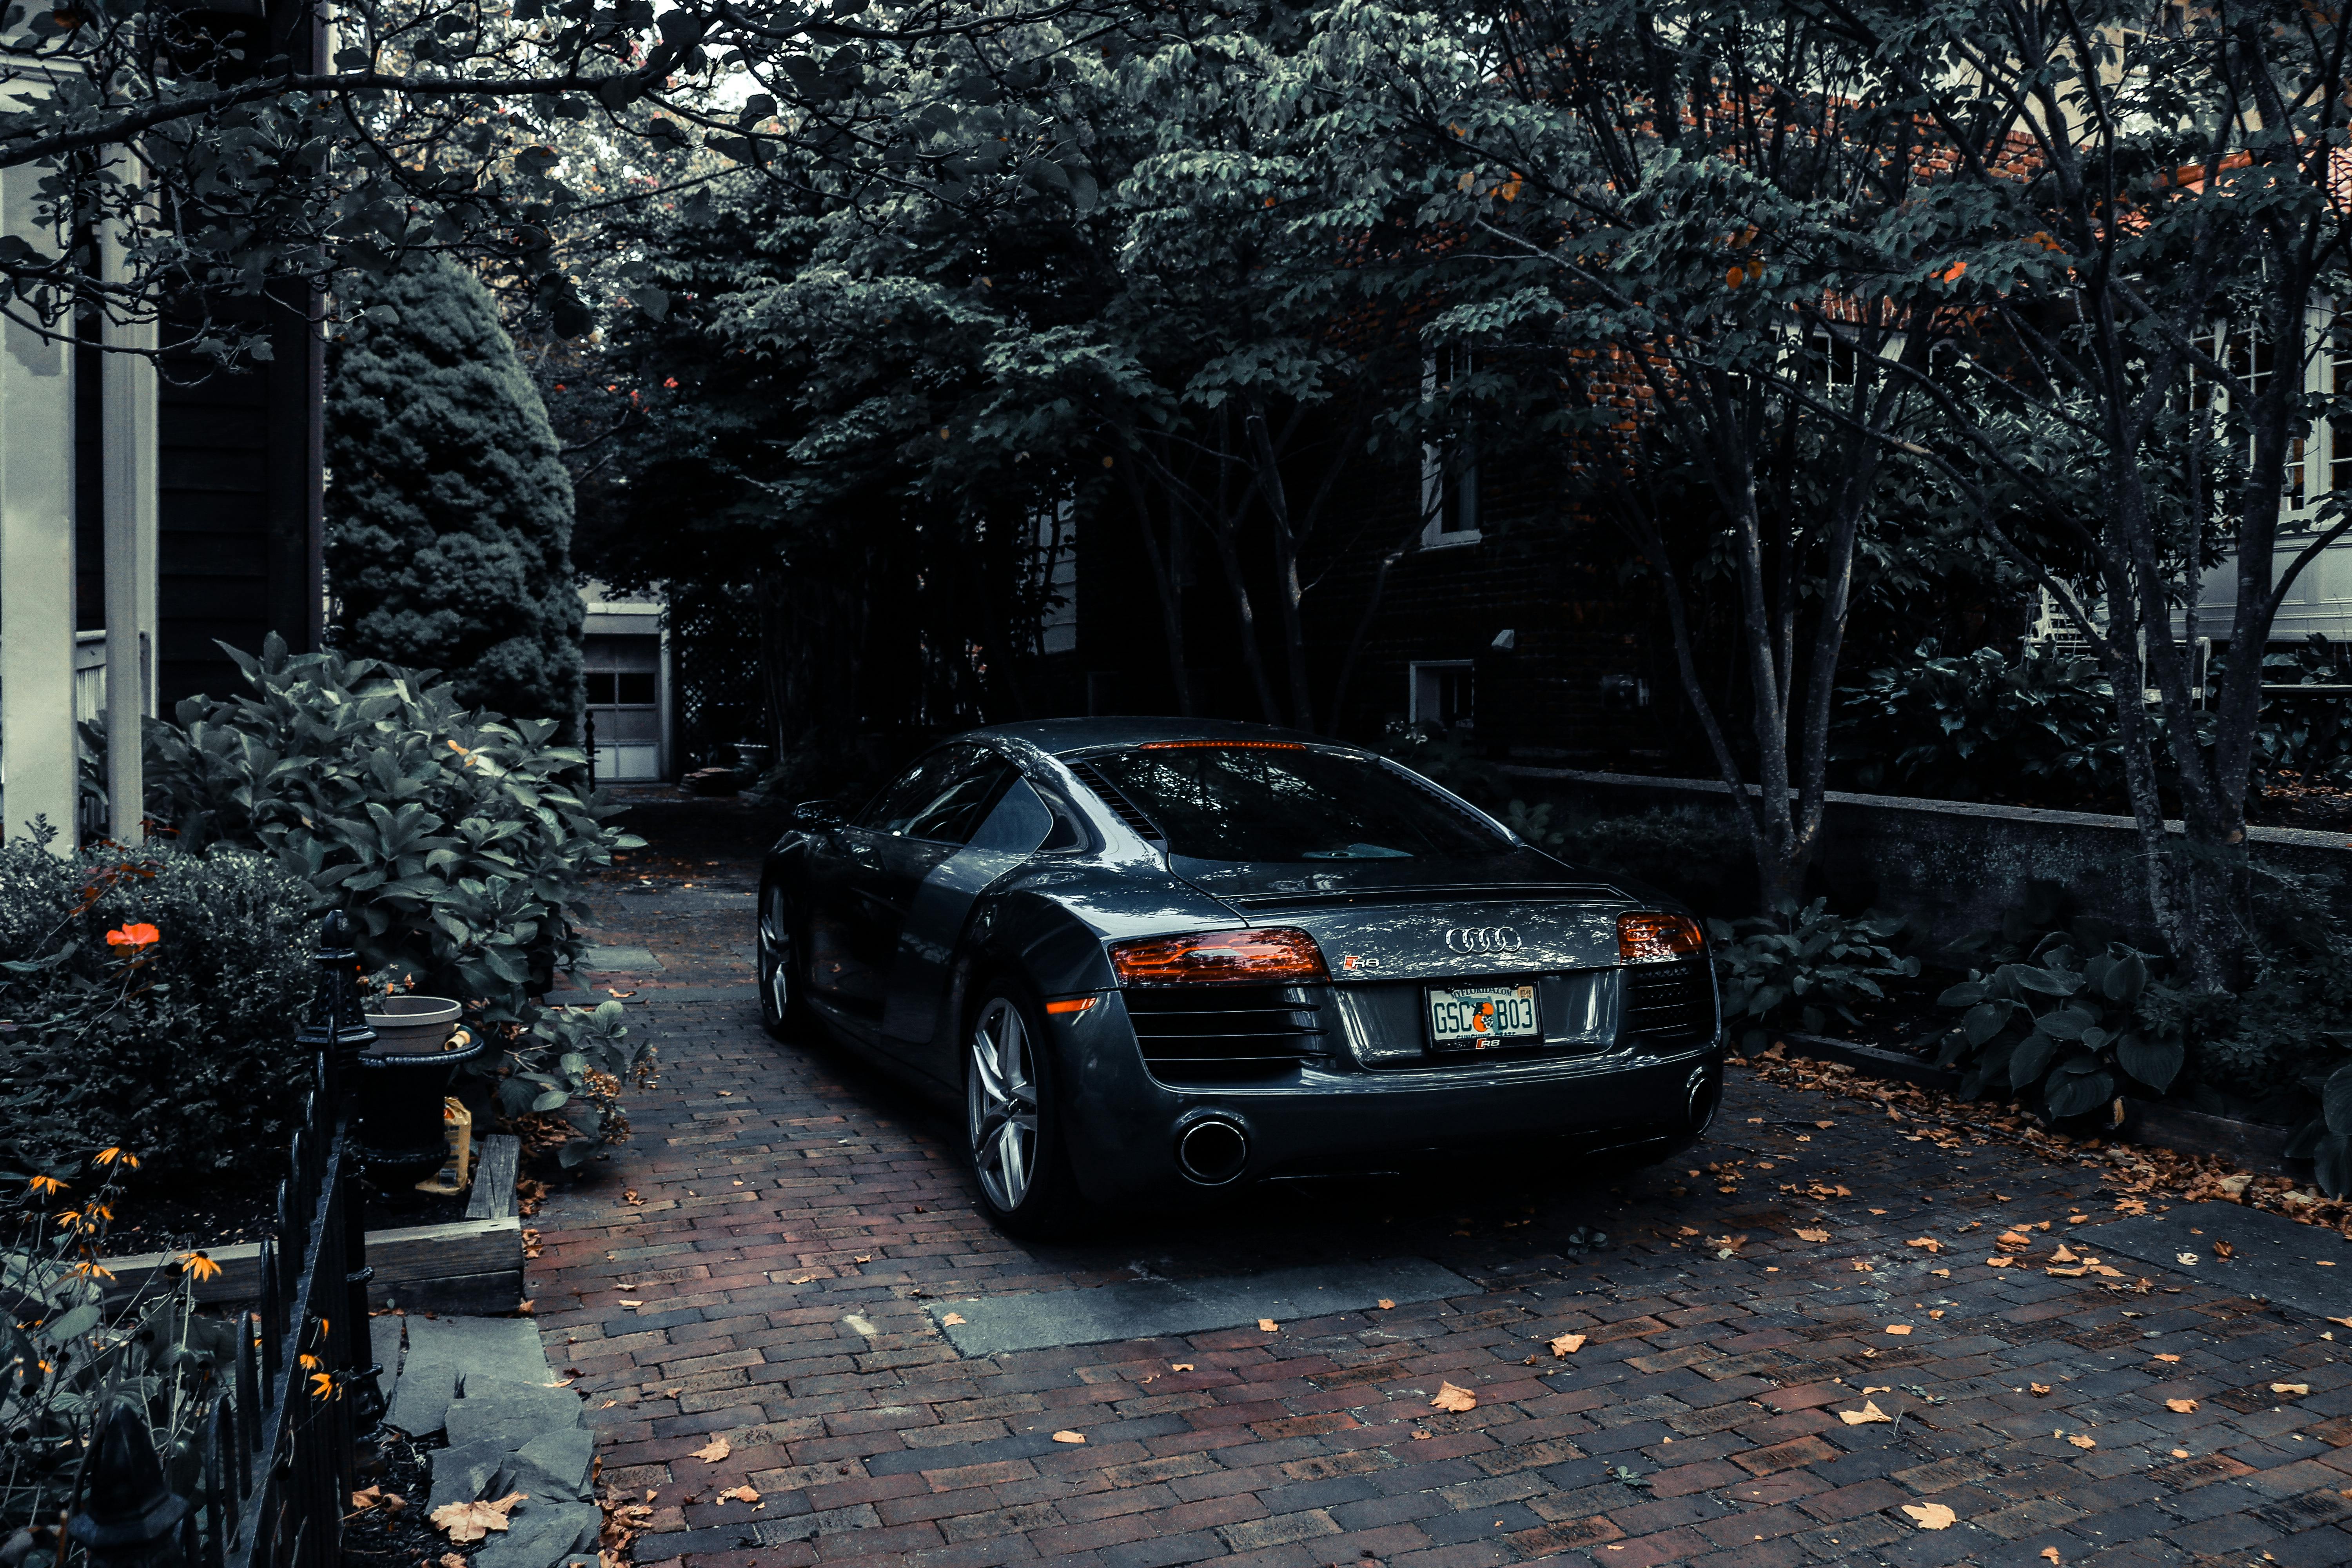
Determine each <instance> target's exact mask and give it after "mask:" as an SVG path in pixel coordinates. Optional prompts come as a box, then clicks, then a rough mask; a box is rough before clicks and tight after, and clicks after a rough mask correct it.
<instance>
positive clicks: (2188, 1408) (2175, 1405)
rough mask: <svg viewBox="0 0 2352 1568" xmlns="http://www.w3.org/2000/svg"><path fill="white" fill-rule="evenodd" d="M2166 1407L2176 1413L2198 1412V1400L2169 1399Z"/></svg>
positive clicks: (2192, 1413)
mask: <svg viewBox="0 0 2352 1568" xmlns="http://www.w3.org/2000/svg"><path fill="white" fill-rule="evenodd" d="M2164 1407H2165V1408H2166V1409H2167V1410H2169V1411H2171V1412H2172V1413H2173V1414H2174V1415H2194V1414H2195V1413H2196V1410H2197V1402H2196V1401H2195V1400H2193V1399H2168V1400H2166V1401H2165V1402H2164Z"/></svg>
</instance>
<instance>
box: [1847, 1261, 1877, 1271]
mask: <svg viewBox="0 0 2352 1568" xmlns="http://www.w3.org/2000/svg"><path fill="white" fill-rule="evenodd" d="M1853 1271H1854V1272H1855V1273H1856V1274H1874V1273H1876V1272H1877V1270H1876V1269H1874V1268H1872V1267H1871V1265H1870V1259H1868V1258H1855V1259H1854V1260H1853Z"/></svg>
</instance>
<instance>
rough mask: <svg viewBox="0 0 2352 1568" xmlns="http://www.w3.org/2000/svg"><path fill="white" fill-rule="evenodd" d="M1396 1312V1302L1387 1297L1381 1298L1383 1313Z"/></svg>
mask: <svg viewBox="0 0 2352 1568" xmlns="http://www.w3.org/2000/svg"><path fill="white" fill-rule="evenodd" d="M1394 1310H1396V1303H1395V1302H1394V1301H1391V1300H1389V1299H1388V1298H1387V1297H1386V1296H1383V1297H1381V1311H1383V1312H1391V1311H1394Z"/></svg>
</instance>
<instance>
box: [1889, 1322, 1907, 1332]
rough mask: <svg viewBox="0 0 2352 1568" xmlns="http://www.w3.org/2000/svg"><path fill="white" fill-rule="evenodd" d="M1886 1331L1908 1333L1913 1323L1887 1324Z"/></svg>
mask: <svg viewBox="0 0 2352 1568" xmlns="http://www.w3.org/2000/svg"><path fill="white" fill-rule="evenodd" d="M1886 1331H1887V1332H1888V1333H1890V1334H1907V1333H1909V1332H1910V1331H1911V1325H1910V1324H1908V1323H1889V1324H1887V1325H1886Z"/></svg>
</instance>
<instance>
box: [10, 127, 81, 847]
mask: <svg viewBox="0 0 2352 1568" xmlns="http://www.w3.org/2000/svg"><path fill="white" fill-rule="evenodd" d="M40 173H41V172H40V171H39V170H38V169H36V168H22V169H9V170H5V171H0V233H5V234H11V235H20V236H22V237H24V238H25V239H26V240H27V241H28V242H30V243H31V244H33V245H34V246H36V247H39V248H40V249H42V250H44V251H47V250H48V249H49V248H50V247H51V246H52V244H53V243H54V242H53V240H52V239H51V237H50V236H49V234H48V233H47V230H46V229H45V228H44V227H42V226H40V225H38V224H37V223H36V221H35V220H34V216H33V197H34V186H35V184H36V183H37V181H38V180H39V178H40ZM12 310H14V311H15V312H17V313H24V312H26V310H28V307H26V306H25V305H16V306H14V307H12ZM73 495H74V452H73V355H72V354H71V353H69V352H68V347H67V345H66V344H64V343H62V342H55V341H53V340H50V339H47V338H44V337H43V336H42V335H41V334H40V333H39V332H37V331H33V330H31V329H30V328H28V327H25V326H22V325H19V324H18V323H17V322H16V321H6V322H5V323H0V837H8V838H14V837H20V836H22V835H23V834H25V833H26V831H27V825H28V824H30V823H32V822H33V821H34V820H36V819H37V818H42V817H46V818H47V820H48V823H49V825H50V826H53V827H55V828H56V829H57V830H58V837H56V838H55V839H54V840H52V841H51V847H53V848H55V849H56V850H57V851H58V852H59V853H61V854H70V853H72V852H73V849H74V839H75V832H74V772H75V767H76V758H75V752H76V747H75V744H74V718H73V647H74V551H73Z"/></svg>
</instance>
